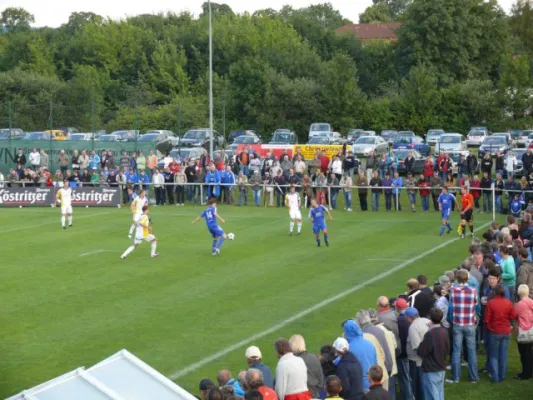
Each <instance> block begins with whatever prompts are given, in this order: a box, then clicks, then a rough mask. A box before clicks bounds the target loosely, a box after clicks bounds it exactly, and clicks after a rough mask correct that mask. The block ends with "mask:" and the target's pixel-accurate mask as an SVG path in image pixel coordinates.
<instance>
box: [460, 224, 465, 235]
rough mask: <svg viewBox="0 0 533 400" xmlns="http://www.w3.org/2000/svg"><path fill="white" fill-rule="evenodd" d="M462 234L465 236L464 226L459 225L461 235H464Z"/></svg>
mask: <svg viewBox="0 0 533 400" xmlns="http://www.w3.org/2000/svg"><path fill="white" fill-rule="evenodd" d="M464 234H465V226H464V225H461V235H464Z"/></svg>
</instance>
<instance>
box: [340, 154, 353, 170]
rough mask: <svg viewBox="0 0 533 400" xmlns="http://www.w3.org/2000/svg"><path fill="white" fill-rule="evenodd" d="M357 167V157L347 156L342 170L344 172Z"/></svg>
mask: <svg viewBox="0 0 533 400" xmlns="http://www.w3.org/2000/svg"><path fill="white" fill-rule="evenodd" d="M355 167H356V165H355V157H354V156H346V157H345V158H344V161H343V162H342V169H343V170H344V171H348V170H350V169H352V168H354V169H355Z"/></svg>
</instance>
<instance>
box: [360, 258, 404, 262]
mask: <svg viewBox="0 0 533 400" xmlns="http://www.w3.org/2000/svg"><path fill="white" fill-rule="evenodd" d="M366 261H404V262H405V261H409V260H400V259H398V258H367V259H366Z"/></svg>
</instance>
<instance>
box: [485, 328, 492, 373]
mask: <svg viewBox="0 0 533 400" xmlns="http://www.w3.org/2000/svg"><path fill="white" fill-rule="evenodd" d="M490 338H491V333H490V331H489V330H488V329H487V328H484V330H483V347H484V348H485V354H486V355H487V362H485V369H488V370H489V371H490Z"/></svg>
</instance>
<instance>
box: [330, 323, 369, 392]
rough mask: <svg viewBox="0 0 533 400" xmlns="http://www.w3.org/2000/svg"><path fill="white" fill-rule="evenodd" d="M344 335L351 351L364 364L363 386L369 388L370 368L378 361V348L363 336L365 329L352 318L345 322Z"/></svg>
mask: <svg viewBox="0 0 533 400" xmlns="http://www.w3.org/2000/svg"><path fill="white" fill-rule="evenodd" d="M344 337H345V338H346V340H347V341H348V344H349V346H350V351H351V352H352V353H353V354H354V355H355V356H356V357H357V359H358V360H359V362H360V363H361V365H362V366H363V377H364V379H363V386H364V388H365V389H368V388H369V386H370V383H369V382H368V370H369V369H370V367H371V366H372V365H375V364H377V363H378V360H377V353H376V348H375V347H374V345H373V344H372V343H371V342H369V341H368V340H366V339H365V338H364V337H363V331H362V330H361V328H360V327H359V325H357V324H356V323H355V321H354V320H352V319H350V320H348V321H346V322H345V323H344ZM337 372H338V370H337Z"/></svg>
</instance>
